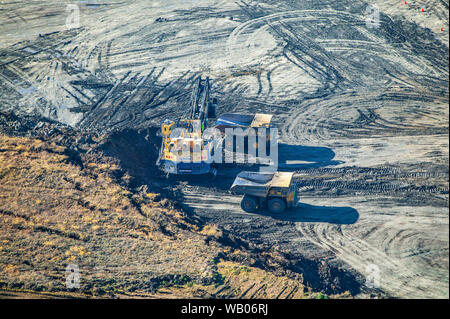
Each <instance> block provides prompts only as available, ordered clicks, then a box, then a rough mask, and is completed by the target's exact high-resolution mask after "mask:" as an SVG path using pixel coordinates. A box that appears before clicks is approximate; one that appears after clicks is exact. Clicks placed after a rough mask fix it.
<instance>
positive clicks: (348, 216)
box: [264, 203, 359, 225]
mask: <svg viewBox="0 0 450 319" xmlns="http://www.w3.org/2000/svg"><path fill="white" fill-rule="evenodd" d="M266 214H267V215H268V216H271V217H272V218H275V219H278V220H284V221H290V222H304V223H330V224H341V225H348V224H354V223H356V221H357V220H358V219H359V213H358V211H357V210H356V209H354V208H352V207H336V206H314V205H309V204H303V203H299V204H298V205H297V207H295V208H291V209H288V210H286V212H285V213H283V214H280V215H274V214H268V213H265V214H264V215H266Z"/></svg>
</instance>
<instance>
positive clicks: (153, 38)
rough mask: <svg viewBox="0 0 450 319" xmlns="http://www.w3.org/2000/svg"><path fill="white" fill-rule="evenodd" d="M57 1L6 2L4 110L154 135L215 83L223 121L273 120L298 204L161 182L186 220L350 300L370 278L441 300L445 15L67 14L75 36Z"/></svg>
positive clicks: (361, 9) (411, 7)
mask: <svg viewBox="0 0 450 319" xmlns="http://www.w3.org/2000/svg"><path fill="white" fill-rule="evenodd" d="M67 4H69V2H67V3H66V2H64V1H62V2H61V1H59V2H56V1H33V2H32V3H27V5H23V3H20V2H14V1H3V2H2V8H3V10H2V11H1V12H0V108H1V110H14V111H15V112H25V113H31V114H40V115H43V116H46V117H49V118H51V119H55V120H58V121H61V122H63V123H66V124H69V125H72V126H74V127H76V128H79V129H84V130H97V131H100V132H108V131H112V130H121V129H128V128H133V129H138V128H148V127H156V126H159V125H160V123H161V122H162V120H164V119H165V118H177V116H179V115H181V114H182V113H183V112H184V111H185V109H186V102H187V101H188V99H189V94H190V87H191V84H192V80H193V79H194V78H195V77H197V76H198V75H203V76H209V77H210V78H211V79H212V83H213V86H212V91H213V92H212V95H213V96H214V97H217V99H218V102H219V106H218V109H217V113H218V115H220V114H223V113H226V112H246V113H255V112H266V113H271V114H274V118H273V119H274V124H275V126H276V127H278V129H279V137H280V142H281V143H280V145H279V154H280V169H281V170H290V171H296V172H297V173H296V178H297V179H298V180H299V183H300V196H301V200H300V202H301V203H300V205H299V207H297V208H295V209H293V210H291V211H289V212H288V213H286V214H285V215H283V216H273V215H270V214H267V213H264V212H258V213H255V214H247V213H244V212H243V211H242V210H241V209H240V207H239V201H240V198H238V197H236V196H233V195H231V194H229V193H228V187H229V186H230V185H231V183H232V181H233V178H234V176H235V174H236V173H237V172H239V171H240V170H243V169H246V168H245V167H229V166H228V167H222V168H220V169H219V178H217V179H216V180H215V181H210V180H205V179H201V178H200V179H189V180H182V179H177V180H174V181H171V182H170V183H171V184H172V185H173V186H174V188H175V190H176V191H177V192H176V196H178V199H179V200H180V203H181V204H182V205H184V207H185V209H187V210H191V211H193V212H195V213H196V214H198V215H199V216H201V217H203V218H205V219H207V220H210V221H212V222H214V223H217V224H218V225H219V226H221V227H223V228H224V229H226V230H228V231H230V232H233V233H234V234H236V235H239V236H241V237H243V238H245V239H246V240H249V241H251V242H254V243H255V244H257V245H261V246H263V247H271V248H276V249H279V250H280V251H283V252H285V253H288V254H291V256H292V258H293V260H295V259H299V260H300V259H302V258H307V259H308V260H311V261H312V262H315V263H324V264H327V265H330V267H333V269H335V271H336V272H337V273H339V274H341V273H346V274H349V276H352V277H353V278H354V279H355V282H357V284H358V285H360V286H361V287H364V286H365V285H366V280H367V279H368V278H372V277H371V274H372V275H373V269H377V270H379V279H380V280H379V286H380V289H381V290H382V291H383V292H384V293H386V294H387V295H388V296H391V297H400V298H448V297H449V286H448V281H449V258H448V253H449V224H448V222H449V219H448V218H449V216H448V213H449V210H448V208H449V202H448V189H449V184H448V183H449V180H448V172H449V170H448V160H449V153H448V150H449V144H448V117H449V113H448V110H449V108H448V104H449V92H448V84H449V64H448V59H449V51H448V49H449V47H448V29H449V21H448V14H449V12H448V8H449V4H448V1H446V0H443V1H437V0H426V1H408V4H404V1H368V2H364V1H348V0H343V1H289V0H284V1H269V0H266V1H220V0H217V1H206V0H189V1H175V0H167V1H143V0H136V1H127V2H126V3H124V2H119V1H108V2H106V1H100V0H99V1H95V2H94V1H73V2H70V4H77V5H78V8H79V11H80V25H79V27H75V28H68V26H67V23H66V19H67V16H68V14H69V13H67V12H66V5H67ZM369 4H372V5H376V6H377V7H378V9H379V10H380V11H379V15H378V16H379V20H377V19H376V18H374V17H376V16H377V14H375V15H373V16H368V12H369V13H370V12H373V10H372V9H373V8H374V7H371V6H369ZM422 8H423V9H424V11H423V12H422V10H421V9H422ZM441 28H442V31H441ZM149 169H150V168H149ZM151 169H154V168H153V166H152V168H151ZM146 174H147V175H149V174H152V172H147V173H146ZM155 174H157V173H156V172H155ZM144 182H145V181H144ZM148 183H151V181H148ZM164 183H166V182H164ZM165 185H166V186H167V187H168V185H169V183H168V182H167V184H165ZM349 282H351V284H349V285H355V283H354V281H351V280H350V281H349ZM348 288H349V290H352V289H353V288H354V287H348ZM361 289H362V288H361Z"/></svg>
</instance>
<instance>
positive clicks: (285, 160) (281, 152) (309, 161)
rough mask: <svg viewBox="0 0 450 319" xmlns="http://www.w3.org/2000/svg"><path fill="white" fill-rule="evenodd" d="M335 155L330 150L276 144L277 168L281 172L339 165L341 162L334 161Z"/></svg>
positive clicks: (318, 147)
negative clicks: (281, 170)
mask: <svg viewBox="0 0 450 319" xmlns="http://www.w3.org/2000/svg"><path fill="white" fill-rule="evenodd" d="M335 155H336V154H335V153H334V151H333V150H332V149H331V148H328V147H320V146H303V145H290V144H284V143H279V144H278V166H279V168H280V169H283V170H295V169H305V168H311V167H322V166H329V165H339V164H342V163H344V162H343V161H337V160H334V156H335Z"/></svg>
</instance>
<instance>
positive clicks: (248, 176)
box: [230, 171, 294, 197]
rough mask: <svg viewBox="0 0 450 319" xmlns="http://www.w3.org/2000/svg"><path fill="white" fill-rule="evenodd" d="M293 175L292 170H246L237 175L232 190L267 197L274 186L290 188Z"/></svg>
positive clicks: (237, 192)
mask: <svg viewBox="0 0 450 319" xmlns="http://www.w3.org/2000/svg"><path fill="white" fill-rule="evenodd" d="M293 175H294V173H290V172H276V173H258V172H245V171H244V172H240V173H239V174H238V175H237V176H236V179H235V180H234V182H233V185H231V188H230V190H231V191H232V192H233V193H235V194H248V195H252V196H256V197H266V196H267V194H268V192H269V190H270V189H271V188H273V187H279V188H289V187H290V186H291V183H292V176H293Z"/></svg>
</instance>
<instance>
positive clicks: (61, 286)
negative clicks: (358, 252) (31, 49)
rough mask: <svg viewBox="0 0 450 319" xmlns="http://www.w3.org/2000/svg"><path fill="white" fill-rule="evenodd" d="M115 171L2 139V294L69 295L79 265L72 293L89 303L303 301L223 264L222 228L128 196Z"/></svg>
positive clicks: (271, 280)
mask: <svg viewBox="0 0 450 319" xmlns="http://www.w3.org/2000/svg"><path fill="white" fill-rule="evenodd" d="M119 169H120V168H119V167H118V165H117V163H116V162H114V160H113V159H111V158H107V157H101V156H99V155H97V156H93V155H92V154H91V155H89V156H88V155H86V156H85V155H82V156H81V162H80V161H78V163H77V161H74V158H73V156H72V155H70V152H69V151H68V150H67V149H66V148H65V147H63V146H60V145H57V144H55V143H53V142H49V141H42V140H39V139H32V138H20V137H9V136H5V135H0V229H1V232H0V288H2V289H3V290H4V291H6V290H8V291H12V290H17V289H18V290H19V291H22V292H24V293H25V292H26V293H30V292H41V293H43V292H45V293H67V291H68V290H67V288H66V285H65V279H66V272H65V271H66V267H67V265H68V264H77V265H78V266H79V268H80V271H81V274H80V275H81V281H80V284H81V287H80V289H77V290H76V293H81V294H83V295H88V296H99V295H103V296H112V295H115V296H130V295H131V296H139V295H142V296H144V297H161V296H163V297H167V296H174V297H190V296H203V297H207V296H215V295H220V296H230V297H231V296H238V295H242V294H244V290H245V289H246V287H247V286H250V285H253V284H255V285H256V286H255V287H259V289H258V291H257V292H254V294H253V295H252V294H251V293H250V292H252V293H253V290H254V289H253V288H251V289H250V290H248V292H247V293H245V296H246V297H252V296H253V297H268V298H272V297H276V296H278V295H279V296H281V297H304V295H303V286H302V285H301V284H300V283H299V282H298V281H293V280H290V279H287V278H284V277H276V276H274V275H273V274H269V273H268V272H266V271H264V270H261V269H256V268H242V267H245V266H243V265H240V264H228V263H226V262H222V263H219V264H218V265H217V264H216V263H217V261H218V260H219V257H218V256H224V254H225V253H226V252H227V248H225V247H223V246H222V245H221V244H219V243H218V241H216V240H215V239H218V238H220V237H221V236H222V232H221V230H220V229H218V228H217V226H215V225H209V224H206V225H205V226H199V225H198V224H197V223H194V222H192V221H191V220H190V219H189V218H188V217H187V216H186V215H185V214H184V213H183V212H181V211H177V210H173V209H170V208H167V207H164V205H163V203H162V202H154V201H153V200H154V199H155V197H159V194H157V193H147V194H145V195H141V194H140V195H138V194H133V193H131V192H130V191H129V190H128V189H126V188H125V187H124V186H121V185H126V180H127V178H129V176H127V175H126V174H125V175H123V177H122V178H123V180H122V181H117V180H116V179H115V178H114V177H113V176H114V172H115V171H116V170H119ZM234 267H238V268H237V269H238V270H239V273H236V270H235V268H234ZM240 267H241V268H240ZM247 269H249V270H250V271H248V272H247ZM241 270H242V271H241ZM280 281H283V282H285V284H283V285H284V286H280V287H289V289H288V290H289V291H291V293H290V294H288V293H287V292H286V293H284V292H281V291H280V290H279V289H277V286H279V284H280ZM292 287H294V288H292ZM293 290H295V291H294V292H292V291H293ZM69 292H70V291H69ZM70 293H71V292H70ZM50 296H51V294H50Z"/></svg>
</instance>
